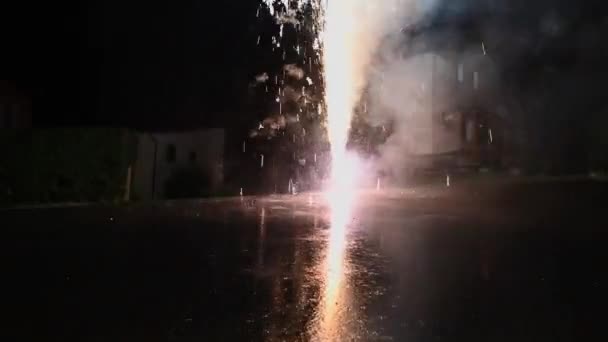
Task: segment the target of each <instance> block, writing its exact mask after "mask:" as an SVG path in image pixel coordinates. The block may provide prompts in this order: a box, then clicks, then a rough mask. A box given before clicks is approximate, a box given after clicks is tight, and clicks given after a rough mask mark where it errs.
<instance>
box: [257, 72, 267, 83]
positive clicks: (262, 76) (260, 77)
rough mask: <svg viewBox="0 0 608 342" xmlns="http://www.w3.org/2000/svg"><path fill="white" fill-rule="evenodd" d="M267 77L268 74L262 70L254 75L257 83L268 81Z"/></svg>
mask: <svg viewBox="0 0 608 342" xmlns="http://www.w3.org/2000/svg"><path fill="white" fill-rule="evenodd" d="M268 79H269V76H268V73H266V72H263V73H261V74H259V75H256V76H255V81H256V82H257V83H266V82H267V81H268Z"/></svg>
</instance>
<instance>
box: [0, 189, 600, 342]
mask: <svg viewBox="0 0 608 342" xmlns="http://www.w3.org/2000/svg"><path fill="white" fill-rule="evenodd" d="M606 195H608V185H606V183H594V182H567V183H550V182H546V183H533V184H502V185H490V186H472V187H467V186H463V187H460V188H459V187H457V186H454V187H452V188H450V189H416V190H411V189H410V190H405V191H397V190H393V191H383V192H381V193H375V192H371V193H361V194H359V195H358V198H357V201H356V203H355V204H354V206H353V208H351V210H350V212H348V213H347V215H345V216H339V217H338V216H336V215H335V212H336V210H333V211H332V209H331V208H330V207H328V205H327V203H326V201H325V200H324V199H323V198H322V197H320V196H318V195H308V194H302V195H298V196H295V197H263V198H248V197H245V198H233V199H223V200H216V201H214V200H204V201H181V202H168V203H156V204H152V205H132V206H128V207H120V208H119V207H83V208H63V209H35V210H12V211H2V212H0V220H1V221H0V222H2V224H1V226H2V229H3V233H4V234H3V235H4V238H3V239H2V253H3V256H2V259H3V261H2V264H3V268H2V269H3V283H4V284H5V286H6V288H5V290H4V291H3V292H4V298H3V303H4V304H3V308H4V310H5V312H6V313H7V314H8V315H7V317H8V318H7V319H5V323H8V324H7V328H6V329H5V330H4V331H5V332H8V333H10V334H11V335H13V338H14V337H18V338H19V339H22V340H46V341H50V340H56V341H65V340H73V341H353V340H354V341H579V340H590V339H591V338H592V337H594V340H597V339H598V337H599V339H600V340H602V339H605V337H606V332H605V331H606V328H605V323H604V320H605V316H606V301H605V297H606V291H607V290H608V283H607V276H606V270H607V267H606V266H607V265H608V259H607V258H606V257H607V256H608V252H606V250H607V248H608V247H607V246H606V242H607V241H608V239H606V234H605V230H606V228H608V218H607V215H606V210H607V209H608V207H607V206H606V203H608V201H607V200H606V198H607V197H606ZM13 340H14V339H13Z"/></svg>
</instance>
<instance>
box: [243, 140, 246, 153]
mask: <svg viewBox="0 0 608 342" xmlns="http://www.w3.org/2000/svg"><path fill="white" fill-rule="evenodd" d="M246 151H247V142H246V141H245V140H243V153H245V152H246Z"/></svg>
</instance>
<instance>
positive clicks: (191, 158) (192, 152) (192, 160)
mask: <svg viewBox="0 0 608 342" xmlns="http://www.w3.org/2000/svg"><path fill="white" fill-rule="evenodd" d="M188 159H189V160H190V162H191V163H195V162H196V152H194V151H191V152H190V154H189V155H188Z"/></svg>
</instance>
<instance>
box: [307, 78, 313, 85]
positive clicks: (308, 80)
mask: <svg viewBox="0 0 608 342" xmlns="http://www.w3.org/2000/svg"><path fill="white" fill-rule="evenodd" d="M306 82H308V85H312V78H310V77H306Z"/></svg>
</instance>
